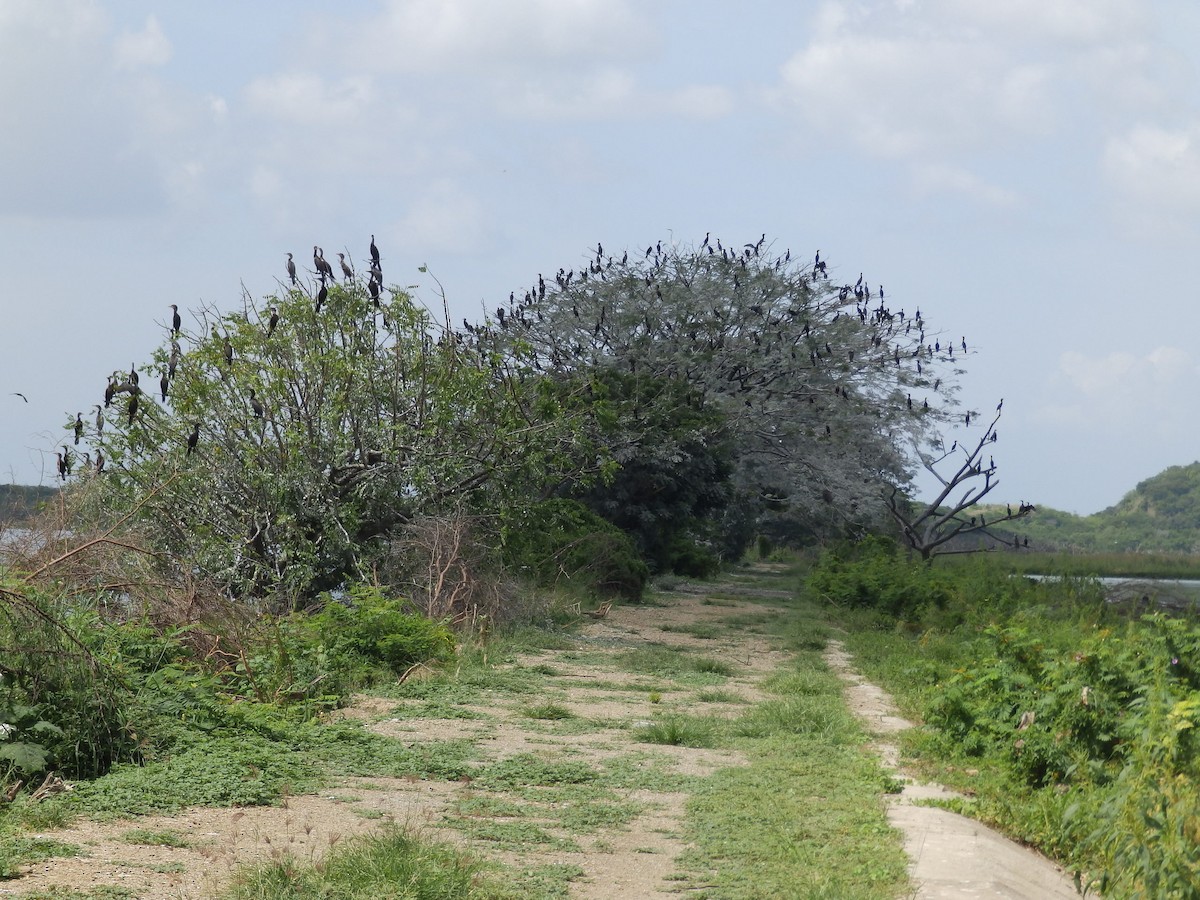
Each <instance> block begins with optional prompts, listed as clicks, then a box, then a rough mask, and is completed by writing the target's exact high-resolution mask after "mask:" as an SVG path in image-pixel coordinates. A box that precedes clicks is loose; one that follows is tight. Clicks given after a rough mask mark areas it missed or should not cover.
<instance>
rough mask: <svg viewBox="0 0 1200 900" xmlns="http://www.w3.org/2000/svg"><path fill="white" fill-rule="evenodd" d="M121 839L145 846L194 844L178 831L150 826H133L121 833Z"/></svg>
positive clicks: (183, 845) (180, 846)
mask: <svg viewBox="0 0 1200 900" xmlns="http://www.w3.org/2000/svg"><path fill="white" fill-rule="evenodd" d="M121 840H123V841H124V842H125V843H127V844H140V845H142V846H145V847H178V848H184V847H190V846H192V842H191V841H189V840H188V839H187V838H186V837H184V836H183V835H182V834H180V833H179V832H178V831H168V830H160V831H154V830H151V829H149V828H131V829H130V830H129V831H127V832H125V833H124V834H123V835H121Z"/></svg>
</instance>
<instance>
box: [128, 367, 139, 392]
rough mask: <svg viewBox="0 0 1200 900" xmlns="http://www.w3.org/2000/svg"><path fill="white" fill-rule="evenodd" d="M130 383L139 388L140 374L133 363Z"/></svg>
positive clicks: (130, 370)
mask: <svg viewBox="0 0 1200 900" xmlns="http://www.w3.org/2000/svg"><path fill="white" fill-rule="evenodd" d="M129 383H130V384H132V385H133V386H134V387H137V386H138V373H137V369H135V368H134V366H133V363H130V364H129Z"/></svg>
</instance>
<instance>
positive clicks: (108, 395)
mask: <svg viewBox="0 0 1200 900" xmlns="http://www.w3.org/2000/svg"><path fill="white" fill-rule="evenodd" d="M116 392H117V380H116V379H115V378H113V377H112V376H111V375H109V376H108V387H106V388H105V389H104V405H105V406H112V398H113V395H114V394H115V393H116Z"/></svg>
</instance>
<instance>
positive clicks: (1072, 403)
mask: <svg viewBox="0 0 1200 900" xmlns="http://www.w3.org/2000/svg"><path fill="white" fill-rule="evenodd" d="M1198 376H1200V362H1198V361H1197V359H1196V358H1195V357H1194V356H1193V355H1192V354H1191V353H1189V352H1187V351H1186V350H1182V349H1180V348H1178V347H1157V348H1155V349H1153V350H1151V351H1149V352H1146V353H1142V354H1138V353H1133V352H1130V351H1127V350H1116V351H1112V352H1110V353H1105V354H1100V355H1093V354H1087V353H1083V352H1080V351H1077V350H1069V351H1066V352H1064V353H1062V354H1061V356H1060V357H1059V362H1058V368H1057V371H1056V372H1055V373H1054V375H1053V376H1052V378H1051V380H1050V390H1048V391H1047V392H1046V393H1045V394H1044V397H1045V398H1046V399H1045V402H1043V404H1042V406H1041V408H1040V410H1039V411H1038V414H1037V416H1036V417H1037V418H1038V419H1039V420H1041V421H1043V422H1053V423H1055V424H1057V425H1084V424H1086V425H1088V426H1089V427H1091V428H1094V429H1097V430H1102V431H1104V430H1111V429H1121V430H1124V431H1126V432H1130V431H1137V430H1142V429H1145V430H1147V431H1148V432H1150V433H1156V434H1163V433H1167V432H1172V433H1173V432H1175V431H1178V430H1179V428H1180V427H1184V428H1190V427H1191V423H1192V421H1193V420H1194V417H1195V415H1196V414H1197V407H1198V406H1200V401H1198V400H1197V397H1196V392H1195V384H1196V379H1197V377H1198Z"/></svg>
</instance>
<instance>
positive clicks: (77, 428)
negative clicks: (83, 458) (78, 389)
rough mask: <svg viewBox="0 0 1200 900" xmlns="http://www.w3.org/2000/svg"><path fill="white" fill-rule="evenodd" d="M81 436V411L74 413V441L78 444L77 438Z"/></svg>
mask: <svg viewBox="0 0 1200 900" xmlns="http://www.w3.org/2000/svg"><path fill="white" fill-rule="evenodd" d="M81 437H83V413H81V412H77V413H75V443H76V444H77V445H78V444H79V439H80V438H81Z"/></svg>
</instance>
